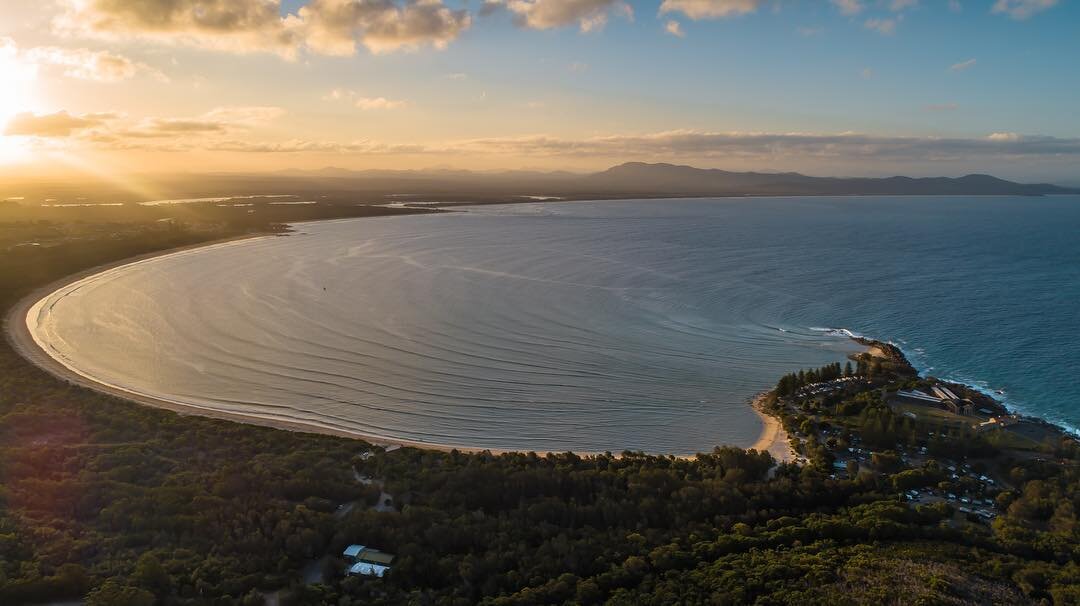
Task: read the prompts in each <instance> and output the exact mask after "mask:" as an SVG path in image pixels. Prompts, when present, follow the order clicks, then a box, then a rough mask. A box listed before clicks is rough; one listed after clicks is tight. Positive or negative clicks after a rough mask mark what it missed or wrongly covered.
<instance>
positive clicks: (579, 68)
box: [566, 61, 589, 74]
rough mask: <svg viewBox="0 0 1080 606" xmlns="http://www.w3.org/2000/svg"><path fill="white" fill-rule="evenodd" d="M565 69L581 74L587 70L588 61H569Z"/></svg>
mask: <svg viewBox="0 0 1080 606" xmlns="http://www.w3.org/2000/svg"><path fill="white" fill-rule="evenodd" d="M566 69H568V70H570V71H572V72H574V73H575V74H583V73H585V72H587V71H589V64H588V63H582V62H581V61H575V62H573V63H571V64H570V65H567V66H566Z"/></svg>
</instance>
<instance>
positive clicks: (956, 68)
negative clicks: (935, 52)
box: [949, 59, 978, 72]
mask: <svg viewBox="0 0 1080 606" xmlns="http://www.w3.org/2000/svg"><path fill="white" fill-rule="evenodd" d="M977 62H978V60H977V59H968V60H967V61H961V62H960V63H953V64H952V65H950V66H949V71H952V72H962V71H964V70H967V69H971V68H972V67H975V64H976V63H977Z"/></svg>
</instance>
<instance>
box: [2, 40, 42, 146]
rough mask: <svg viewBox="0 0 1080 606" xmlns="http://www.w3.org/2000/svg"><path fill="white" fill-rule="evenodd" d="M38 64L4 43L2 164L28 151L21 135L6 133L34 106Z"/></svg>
mask: <svg viewBox="0 0 1080 606" xmlns="http://www.w3.org/2000/svg"><path fill="white" fill-rule="evenodd" d="M36 71H37V70H36V69H35V68H34V65H32V64H29V63H26V62H24V61H22V60H20V59H19V56H18V51H17V50H16V49H15V48H14V47H13V46H11V45H4V44H3V43H2V42H0V87H2V88H3V90H2V93H0V163H7V162H12V161H14V160H19V159H21V158H23V157H24V156H25V155H26V154H27V149H26V145H25V142H24V141H23V140H22V138H21V137H12V136H8V135H5V134H4V133H5V131H6V130H7V128H8V124H9V123H10V122H11V120H12V119H13V118H14V117H15V116H16V115H18V114H19V113H20V112H27V111H31V110H32V109H33V105H34V99H33V84H34V79H35V76H36Z"/></svg>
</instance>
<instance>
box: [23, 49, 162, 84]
mask: <svg viewBox="0 0 1080 606" xmlns="http://www.w3.org/2000/svg"><path fill="white" fill-rule="evenodd" d="M25 56H26V59H27V60H28V61H31V62H33V63H35V64H37V65H41V66H44V67H57V68H59V69H61V70H63V74H64V75H65V76H67V77H69V78H76V79H79V80H91V81H95V82H120V81H122V80H129V79H131V78H134V77H135V76H136V75H138V74H139V73H145V74H147V75H149V76H151V77H153V78H156V79H157V80H159V81H162V82H168V80H169V79H168V77H166V76H165V74H163V73H161V72H160V71H158V70H156V69H154V68H152V67H150V66H148V65H146V64H145V63H139V62H137V61H133V60H131V59H128V58H127V57H125V56H123V55H118V54H114V53H111V52H109V51H92V50H89V49H86V48H77V49H71V48H59V47H55V46H43V47H38V48H32V49H29V50H28V51H26V53H25Z"/></svg>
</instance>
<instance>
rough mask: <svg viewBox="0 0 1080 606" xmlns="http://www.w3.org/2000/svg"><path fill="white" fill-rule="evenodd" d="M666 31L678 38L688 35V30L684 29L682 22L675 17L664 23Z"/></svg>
mask: <svg viewBox="0 0 1080 606" xmlns="http://www.w3.org/2000/svg"><path fill="white" fill-rule="evenodd" d="M664 31H666V32H667V33H669V34H671V35H672V36H675V37H676V38H685V37H686V32H684V31H683V28H682V24H681V23H679V22H678V21H676V20H674V19H669V20H668V22H667V23H665V24H664Z"/></svg>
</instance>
